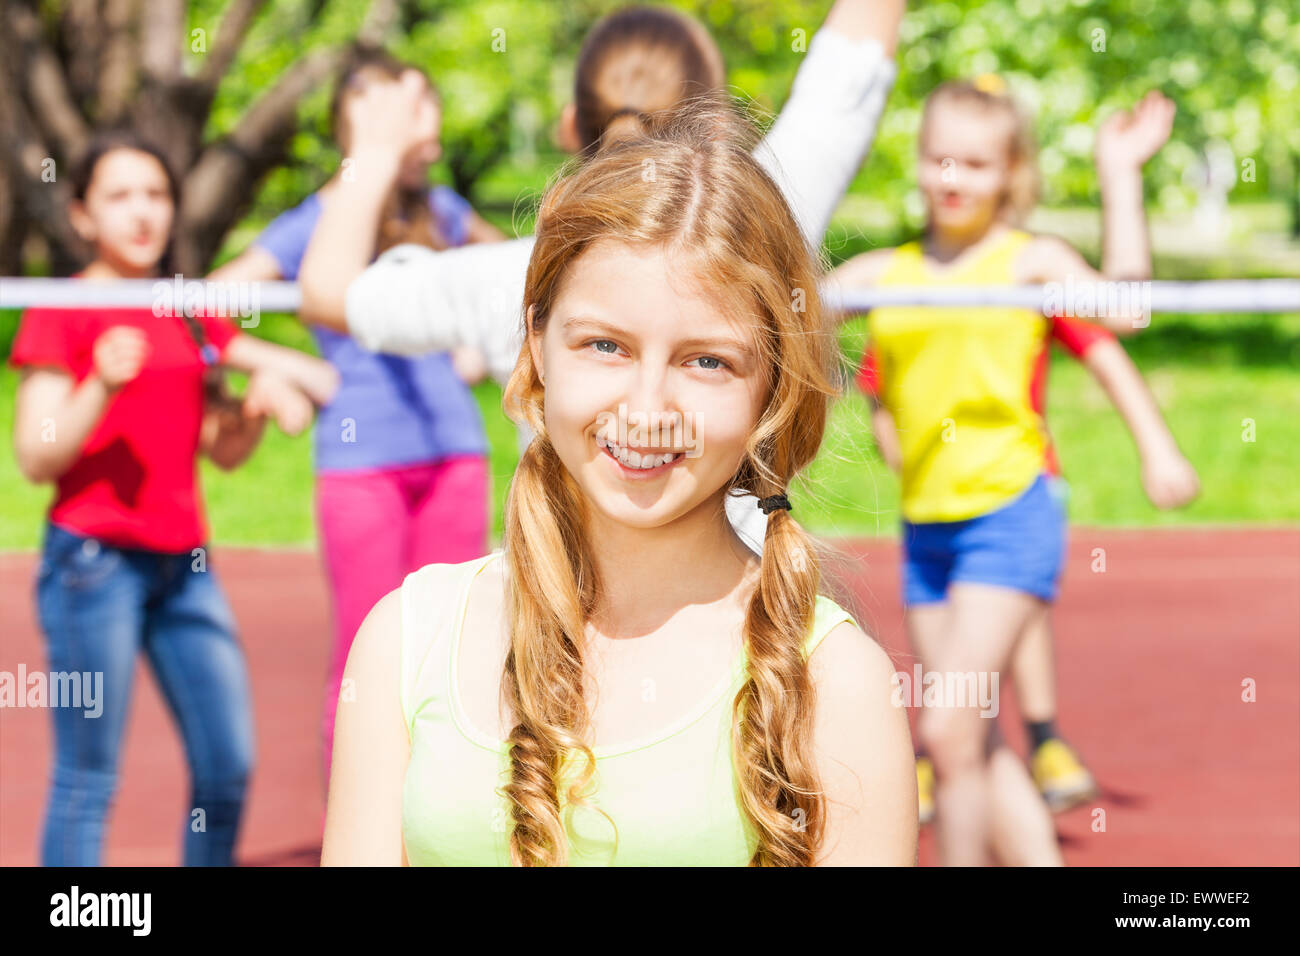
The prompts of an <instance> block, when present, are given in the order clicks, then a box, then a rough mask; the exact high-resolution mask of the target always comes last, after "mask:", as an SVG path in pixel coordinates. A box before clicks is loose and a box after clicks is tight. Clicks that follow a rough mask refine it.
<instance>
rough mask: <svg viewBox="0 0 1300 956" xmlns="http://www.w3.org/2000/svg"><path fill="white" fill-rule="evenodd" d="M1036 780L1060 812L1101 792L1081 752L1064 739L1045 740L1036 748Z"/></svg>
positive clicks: (1052, 804)
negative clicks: (1081, 757)
mask: <svg viewBox="0 0 1300 956" xmlns="http://www.w3.org/2000/svg"><path fill="white" fill-rule="evenodd" d="M1032 766H1033V772H1034V783H1035V784H1036V785H1037V786H1038V790H1039V792H1040V793H1042V795H1043V799H1044V800H1046V801H1047V805H1048V806H1049V807H1051V809H1052V812H1053V813H1060V812H1061V811H1063V810H1069V809H1070V808H1071V807H1077V806H1078V805H1079V804H1081V803H1084V802H1086V801H1088V800H1091V799H1093V798H1094V797H1096V796H1097V792H1098V791H1097V781H1095V780H1094V779H1093V778H1092V774H1090V773H1089V772H1088V768H1087V767H1085V766H1084V765H1083V761H1081V760H1080V759H1079V756H1078V754H1076V753H1075V752H1074V750H1073V749H1071V747H1070V745H1069V744H1067V743H1066V742H1065V741H1064V740H1059V739H1057V738H1055V737H1053V738H1051V739H1049V740H1044V741H1043V742H1042V744H1040V745H1039V747H1038V749H1037V750H1035V751H1034V758H1033V764H1032Z"/></svg>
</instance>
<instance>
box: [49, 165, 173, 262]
mask: <svg viewBox="0 0 1300 956" xmlns="http://www.w3.org/2000/svg"><path fill="white" fill-rule="evenodd" d="M174 212H175V207H174V205H173V203H172V193H171V185H170V181H169V180H168V178H167V171H166V170H165V169H164V168H163V166H162V163H160V162H158V160H157V159H156V158H154V157H153V156H151V155H150V154H149V153H146V152H142V151H141V150H138V149H128V148H125V147H124V148H120V149H112V150H110V151H108V152H107V153H105V154H104V155H103V156H101V157H100V158H99V161H98V162H96V163H95V169H94V173H93V175H92V176H91V179H90V182H89V184H88V185H87V187H86V195H85V198H84V199H83V200H80V201H78V200H73V202H72V203H71V204H70V206H69V214H70V218H71V220H72V224H73V227H74V228H75V229H76V230H77V232H78V233H79V234H80V235H81V237H82V238H83V239H85V240H86V241H87V242H89V243H91V244H92V245H94V247H95V250H96V252H95V254H96V257H97V258H98V259H100V260H101V261H104V262H106V263H108V264H109V265H111V266H113V267H114V268H115V269H116V271H117V272H119V273H121V274H122V275H125V276H147V275H150V274H151V273H152V272H153V271H154V270H155V269H156V267H157V265H158V261H159V260H160V259H161V258H162V256H163V252H164V251H165V250H166V248H167V240H168V237H169V236H170V235H171V228H172V217H173V215H174Z"/></svg>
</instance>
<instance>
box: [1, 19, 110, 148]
mask: <svg viewBox="0 0 1300 956" xmlns="http://www.w3.org/2000/svg"><path fill="white" fill-rule="evenodd" d="M6 14H7V19H8V21H9V28H10V29H9V30H7V31H3V33H4V36H5V38H6V39H7V40H9V41H10V42H6V43H5V44H4V46H5V48H6V60H7V61H8V62H9V63H10V64H11V74H10V77H11V80H12V81H13V83H14V84H19V83H21V81H22V78H23V77H25V78H26V83H24V84H22V87H25V89H26V91H27V100H28V102H30V103H31V104H32V110H33V112H34V114H35V118H36V121H37V122H38V124H39V128H40V129H41V130H42V132H43V133H44V137H45V138H48V139H50V140H53V141H54V143H55V145H56V147H57V148H58V150H59V152H60V153H61V154H62V155H63V156H65V157H67V156H73V155H75V154H76V153H77V151H78V150H80V148H81V147H82V145H83V144H84V143H85V142H86V139H87V138H88V137H89V135H90V128H89V126H88V125H87V123H86V121H85V119H84V118H83V117H82V115H81V112H80V110H78V109H77V106H76V104H75V103H74V102H73V100H72V96H71V94H70V93H69V92H68V85H67V83H66V82H65V80H64V75H63V68H62V66H61V65H60V64H59V60H58V57H56V56H55V55H54V51H53V50H51V49H50V46H49V44H48V43H46V42H45V37H44V35H43V29H42V26H41V22H40V20H39V19H38V18H37V16H36V14H35V12H34V11H33V10H31V9H30V8H29V7H27V6H25V5H22V4H15V3H11V4H8V5H7V6H6ZM15 88H19V87H17V86H16V87H15Z"/></svg>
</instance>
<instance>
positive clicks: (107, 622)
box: [11, 133, 337, 866]
mask: <svg viewBox="0 0 1300 956" xmlns="http://www.w3.org/2000/svg"><path fill="white" fill-rule="evenodd" d="M72 178H73V195H74V199H73V201H72V203H71V206H70V216H71V219H72V223H73V226H74V227H75V229H76V230H77V231H78V233H80V234H81V236H82V237H83V238H84V239H85V240H86V241H87V242H88V243H89V244H90V245H91V246H92V247H93V249H94V253H93V259H92V261H91V262H90V263H89V264H88V265H87V266H86V267H85V269H84V270H83V271H81V272H80V273H78V278H79V279H80V280H81V281H83V282H88V283H89V282H113V281H115V280H120V279H144V278H150V277H154V276H158V275H160V274H161V272H162V270H163V269H164V268H165V266H166V263H167V259H168V258H169V256H168V252H169V243H170V236H171V230H172V222H173V217H174V215H175V211H176V206H177V201H178V195H177V183H176V179H175V177H174V176H173V175H172V174H171V172H170V171H169V169H168V167H167V164H166V161H165V160H164V158H163V157H162V155H161V153H159V151H158V150H157V149H156V148H154V147H152V146H150V145H149V144H148V143H146V142H144V141H142V140H140V139H139V138H137V137H135V136H133V135H131V134H126V133H122V134H112V135H103V136H100V137H98V138H96V139H95V140H94V141H93V142H92V144H91V145H90V147H89V148H88V150H87V151H86V154H85V156H84V157H83V158H82V159H81V160H80V162H79V163H78V165H77V167H76V168H75V170H74V172H73V177H72ZM11 362H12V363H13V364H14V365H15V366H17V367H19V368H21V370H22V379H21V383H20V385H19V387H18V398H17V408H16V412H15V422H14V449H15V453H16V457H17V460H18V465H19V467H20V469H21V470H22V472H23V474H24V475H25V476H26V477H27V478H28V479H29V480H31V481H33V482H51V483H54V484H55V485H56V488H57V490H56V493H55V497H54V500H53V503H52V504H51V507H50V511H49V515H48V522H47V525H46V530H45V539H44V546H43V551H42V555H41V562H40V568H39V571H38V577H37V584H36V591H37V604H38V616H39V620H40V624H41V629H42V631H43V633H44V635H45V638H46V641H47V650H48V656H49V664H50V670H51V671H54V672H67V673H79V674H86V673H90V674H96V675H100V674H102V675H103V677H102V680H103V685H102V696H101V701H102V711H101V712H99V713H91V712H87V711H85V710H81V709H75V708H71V707H53V708H51V716H52V719H53V722H54V744H55V754H54V766H53V772H52V774H51V790H50V796H49V803H48V806H47V809H46V816H45V821H44V827H43V833H42V838H41V848H40V858H41V862H42V864H43V865H46V866H58V865H71V866H93V865H98V863H99V862H100V855H101V850H102V844H103V834H104V827H105V823H106V818H107V815H108V809H109V807H110V806H111V804H112V801H113V797H114V794H115V792H116V789H117V781H118V755H119V751H120V748H121V742H122V736H123V731H124V728H125V724H126V715H127V712H128V708H129V703H130V692H131V680H132V675H133V671H134V668H135V659H136V655H137V653H139V652H140V651H143V652H144V653H145V655H146V657H147V659H148V661H149V663H150V665H151V667H152V669H153V672H154V674H155V676H156V677H157V680H158V684H159V687H160V688H161V689H162V693H163V695H164V697H165V698H166V701H167V704H168V706H169V707H170V709H171V711H172V714H173V716H174V717H175V720H176V723H177V726H178V727H179V729H180V732H181V735H182V737H183V738H184V743H185V752H186V756H187V759H188V763H189V768H190V774H191V795H190V804H189V809H188V810H187V811H186V812H185V814H184V863H185V864H186V865H188V866H203V865H228V864H229V863H230V862H231V860H232V854H233V850H234V846H235V840H236V837H237V833H238V827H239V820H240V815H241V812H242V808H243V805H244V795H245V790H246V787H247V783H248V777H249V774H250V772H251V770H252V767H253V763H254V754H255V747H254V734H253V720H252V708H251V700H250V695H249V682H248V674H247V670H246V668H245V663H244V654H243V650H242V648H241V646H240V643H239V640H238V637H237V634H236V629H235V621H234V618H233V616H232V614H231V611H230V608H229V606H228V604H227V602H226V598H225V596H224V594H223V592H222V588H221V586H220V584H219V582H218V580H217V577H216V573H215V570H214V568H213V566H212V561H211V558H210V556H208V555H207V553H206V549H207V528H206V521H205V518H204V514H203V506H202V501H201V499H200V494H199V488H198V477H197V463H196V459H197V456H198V454H199V453H204V454H207V455H209V456H210V457H211V458H212V459H213V460H214V461H215V462H216V463H217V464H218V465H219V466H221V467H224V468H231V467H234V466H236V465H238V464H239V463H240V462H241V461H242V460H243V459H244V458H246V457H247V456H248V455H249V454H250V453H251V452H252V450H253V447H254V446H255V445H256V443H257V440H258V439H259V438H260V436H261V429H262V424H263V422H264V420H265V418H266V417H273V418H275V419H276V421H277V423H278V424H279V425H280V427H281V428H282V429H284V430H285V431H286V432H288V433H290V434H294V433H297V432H300V431H302V430H303V429H305V428H306V427H307V426H308V425H309V424H310V422H311V416H312V414H313V403H316V404H323V403H324V402H326V401H328V400H329V398H330V397H331V396H332V394H333V391H334V389H335V388H336V387H337V375H336V373H335V372H334V370H333V369H332V368H331V367H330V366H329V365H328V363H325V362H322V361H320V360H319V359H316V358H313V357H311V356H308V355H303V354H301V353H299V352H295V351H293V350H291V349H285V348H281V347H279V346H275V345H271V344H269V343H266V342H262V341H260V340H258V339H256V338H254V337H252V336H250V335H246V334H243V333H242V332H241V331H240V330H239V327H238V326H236V325H235V324H233V323H231V322H229V321H227V320H225V319H221V318H214V317H208V316H191V315H187V314H170V313H165V314H158V313H156V312H155V311H154V310H152V309H126V308H73V309H29V310H27V311H26V312H25V313H24V314H23V317H22V321H21V323H20V326H19V329H18V334H17V337H16V338H15V340H14V345H13V352H12V355H11ZM218 365H221V366H228V367H230V368H235V369H238V370H241V371H245V372H248V373H249V374H250V378H249V384H248V388H247V391H246V392H245V395H244V397H243V400H242V402H241V403H238V404H237V405H236V404H235V403H234V402H233V401H232V400H229V399H224V398H221V397H219V396H218V395H217V389H216V388H215V387H214V386H215V379H216V376H217V375H219V370H218Z"/></svg>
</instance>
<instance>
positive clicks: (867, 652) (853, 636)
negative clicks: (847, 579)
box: [808, 621, 894, 702]
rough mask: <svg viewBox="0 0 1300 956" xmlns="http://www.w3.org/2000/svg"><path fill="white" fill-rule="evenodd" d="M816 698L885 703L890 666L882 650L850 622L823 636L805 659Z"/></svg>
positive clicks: (891, 663)
mask: <svg viewBox="0 0 1300 956" xmlns="http://www.w3.org/2000/svg"><path fill="white" fill-rule="evenodd" d="M808 666H809V671H810V673H811V675H812V679H813V683H814V685H815V686H816V687H817V690H818V695H819V697H823V696H829V697H831V698H837V697H841V696H843V697H852V698H854V699H860V698H863V697H866V698H867V699H868V700H870V701H873V702H874V701H875V700H876V698H877V697H879V698H880V699H882V700H887V699H888V697H889V693H890V680H891V679H892V677H893V674H894V664H893V662H892V661H891V660H890V659H889V655H888V654H887V653H886V652H885V649H884V648H883V647H881V646H880V644H879V643H877V642H876V640H875V639H874V638H873V637H871V635H869V634H867V633H866V632H865V631H864V630H862V628H860V627H858V626H857V625H856V624H854V623H853V622H852V621H843V622H842V623H840V624H837V625H836V626H835V627H833V628H831V630H830V631H829V632H828V633H827V635H826V636H825V637H824V638H823V639H822V642H821V644H819V645H818V646H817V649H816V650H815V651H814V652H813V654H812V656H811V657H810V658H809V659H808Z"/></svg>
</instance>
